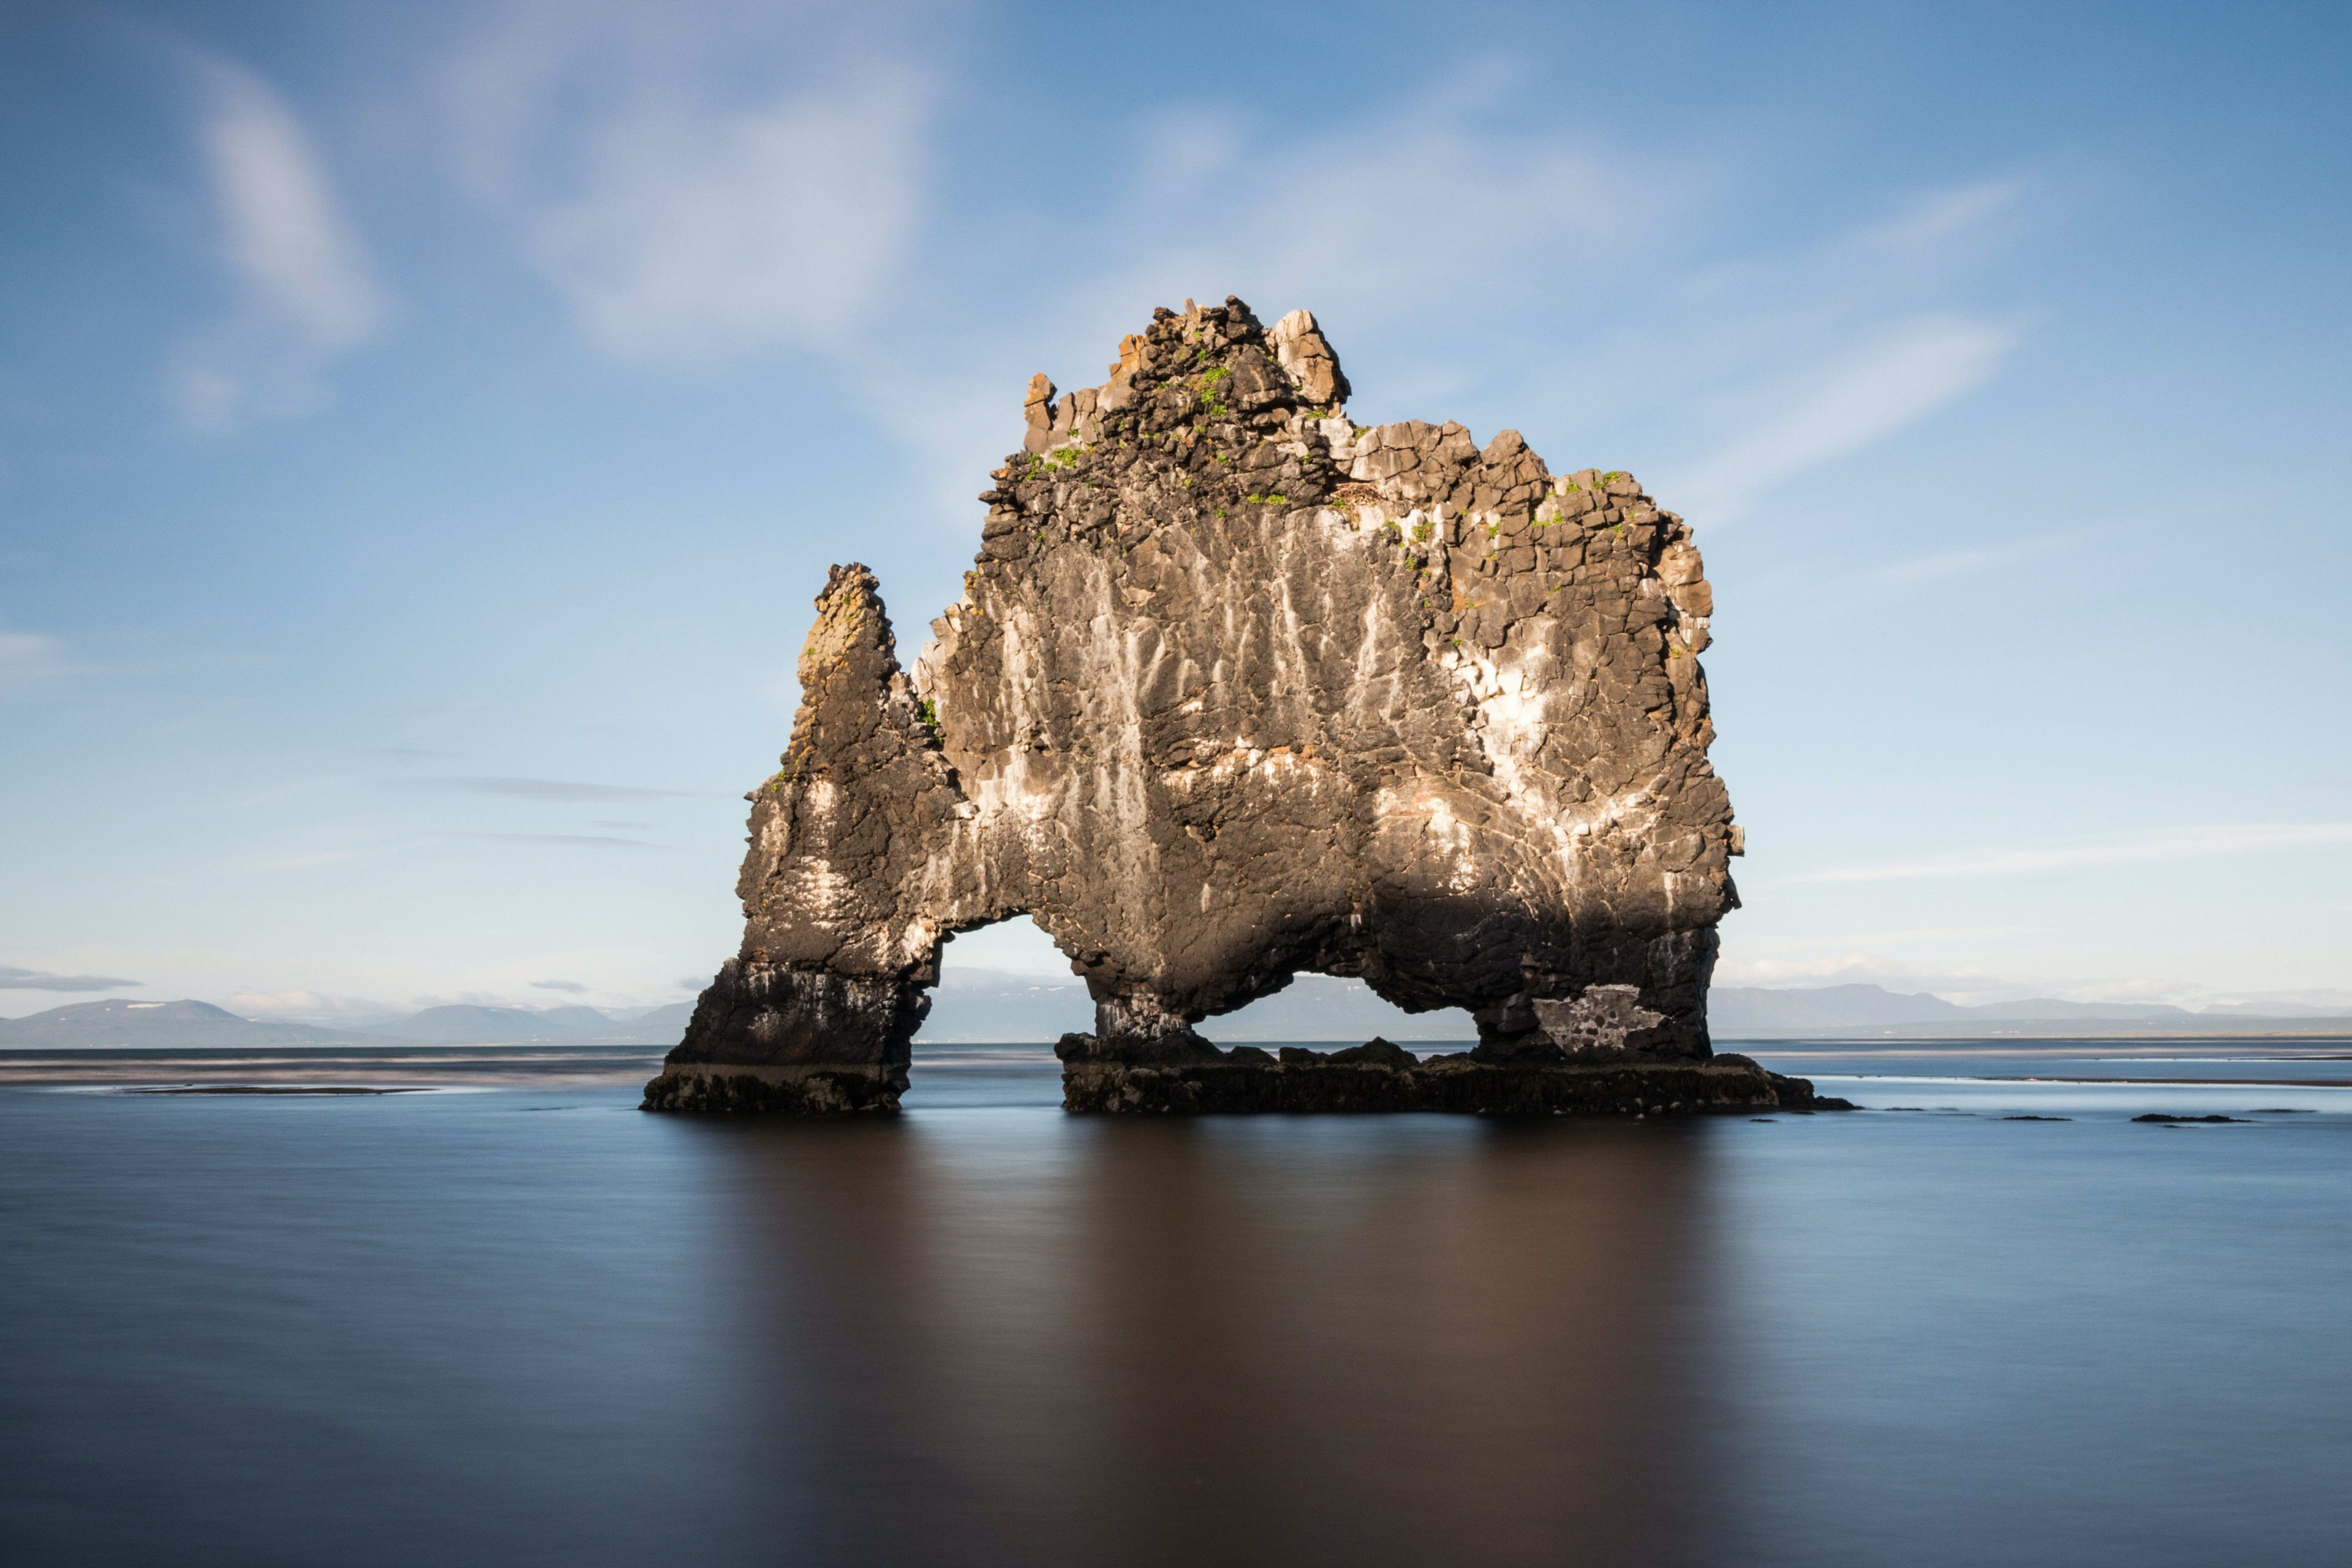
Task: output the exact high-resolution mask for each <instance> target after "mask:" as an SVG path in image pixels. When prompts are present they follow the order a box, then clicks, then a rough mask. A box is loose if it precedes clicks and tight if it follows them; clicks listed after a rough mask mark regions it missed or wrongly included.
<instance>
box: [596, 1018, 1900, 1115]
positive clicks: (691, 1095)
mask: <svg viewBox="0 0 2352 1568" xmlns="http://www.w3.org/2000/svg"><path fill="white" fill-rule="evenodd" d="M1092 1042H1093V1037H1091V1036H1087V1035H1072V1036H1066V1037H1064V1038H1063V1042H1062V1045H1061V1046H1060V1047H1058V1049H1059V1052H1060V1055H1061V1056H1062V1058H1063V1066H1062V1108H1063V1109H1064V1110H1070V1111H1077V1112H1092V1113H1102V1114H1113V1115H1152V1114H1162V1115H1166V1114H1181V1115H1232V1114H1246V1113H1273V1112H1281V1113H1288V1114H1293V1115H1297V1114H1305V1113H1310V1112H1331V1111H1345V1112H1372V1111H1398V1110H1444V1111H1454V1112H1468V1113H1476V1114H1481V1115H1496V1116H1571V1115H1572V1116H1665V1115H1698V1114H1701V1113H1708V1112H1713V1113H1723V1114H1728V1113H1733V1112H1754V1111H1759V1110H1853V1105H1852V1104H1851V1103H1849V1102H1848V1101H1846V1100H1838V1099H1834V1098H1832V1097H1829V1096H1824V1095H1817V1094H1815V1093H1814V1092H1813V1086H1812V1084H1811V1081H1809V1080H1808V1079H1801V1078H1784V1077H1782V1076H1781V1075H1780V1074H1779V1073H1775V1072H1767V1071H1766V1070H1765V1069H1764V1068H1761V1067H1759V1066H1758V1065H1757V1064H1756V1063H1754V1062H1753V1061H1750V1060H1749V1059H1748V1058H1746V1057H1740V1056H1718V1057H1713V1058H1707V1059H1706V1060H1703V1061H1691V1062H1632V1061H1616V1062H1591V1063H1557V1062H1555V1063H1534V1064H1529V1063H1496V1062H1484V1061H1479V1060H1477V1059H1476V1058H1474V1057H1472V1056H1471V1055H1469V1054H1468V1053H1466V1052H1465V1053H1462V1054H1459V1055H1454V1056H1442V1057H1433V1058H1430V1059H1429V1060H1427V1061H1421V1060H1418V1059H1417V1058H1414V1057H1413V1056H1412V1053H1411V1052H1409V1051H1406V1050H1403V1049H1402V1048H1400V1047H1396V1046H1392V1045H1391V1044H1390V1043H1389V1042H1388V1041H1386V1040H1373V1041H1371V1042H1370V1043H1369V1044H1366V1045H1361V1046H1356V1047H1351V1048H1349V1049H1347V1050H1341V1051H1333V1052H1330V1053H1328V1054H1326V1053H1324V1052H1320V1051H1310V1050H1303V1049H1300V1048H1298V1047H1284V1048H1283V1049H1282V1051H1281V1053H1280V1054H1279V1055H1272V1054H1269V1053H1267V1052H1265V1051H1262V1050H1259V1049H1258V1048H1257V1047H1254V1046H1236V1047H1234V1048H1233V1049H1232V1050H1230V1051H1223V1052H1217V1053H1215V1054H1213V1055H1210V1056H1203V1057H1200V1058H1194V1059H1190V1060H1184V1061H1171V1062H1150V1063H1145V1062H1129V1061H1107V1060H1103V1059H1100V1058H1097V1057H1095V1056H1094V1054H1093V1052H1092V1050H1091V1048H1090V1047H1091V1046H1092ZM906 1087H907V1078H906V1074H905V1073H904V1071H903V1070H902V1071H899V1072H897V1073H889V1072H884V1071H880V1070H877V1069H866V1068H854V1067H842V1068H826V1067H791V1068H783V1067H749V1066H736V1065H730V1064H719V1063H711V1064H698V1065H688V1066H681V1067H673V1068H669V1069H668V1070H667V1071H665V1072H664V1073H663V1074H662V1075H661V1076H660V1077H659V1078H656V1079H654V1080H653V1081H652V1082H650V1083H648V1084H646V1098H645V1103H644V1105H643V1107H642V1109H644V1110H684V1111H721V1112H725V1111H735V1112H744V1113H752V1114H761V1113H766V1114H775V1113H782V1114H785V1115H804V1116H836V1115H854V1114H856V1113H859V1112H871V1111H884V1112H887V1111H894V1110H898V1097H899V1095H900V1094H901V1093H903V1092H904V1091H905V1089H906Z"/></svg>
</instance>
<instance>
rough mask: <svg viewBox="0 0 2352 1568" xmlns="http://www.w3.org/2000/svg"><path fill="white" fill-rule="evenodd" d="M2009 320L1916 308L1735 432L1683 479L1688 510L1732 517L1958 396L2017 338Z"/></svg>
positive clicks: (1995, 368) (1992, 369)
mask: <svg viewBox="0 0 2352 1568" xmlns="http://www.w3.org/2000/svg"><path fill="white" fill-rule="evenodd" d="M2017 342H2018V335H2017V333H2016V332H2015V331H2013V330H2012V329H2011V328H2008V327H2004V326H2000V325H1996V324H1995V323H1992V322H1990V321H1977V320H1973V319H1970V318H1968V317H1964V316H1947V315H1933V316H1923V317H1920V318H1918V319H1916V320H1914V321H1909V322H1906V323H1905V324H1904V325H1902V326H1901V327H1898V328H1896V329H1895V330H1894V331H1889V332H1887V333H1885V335H1884V336H1882V337H1881V338H1879V339H1878V341H1876V342H1873V343H1871V344H1869V345H1868V346H1867V347H1865V348H1864V349H1862V350H1860V351H1859V352H1857V353H1853V355H1851V356H1849V357H1848V358H1847V359H1846V360H1844V361H1843V363H1839V364H1837V365H1834V366H1832V368H1831V369H1829V370H1828V371H1827V372H1826V373H1824V374H1822V376H1821V377H1820V378H1819V379H1817V380H1816V381H1815V382H1814V383H1813V384H1812V385H1811V387H1809V388H1797V389H1791V391H1790V397H1791V398H1792V400H1793V406H1790V408H1789V410H1788V412H1786V413H1785V414H1782V415H1780V416H1777V417H1775V418H1773V419H1771V420H1769V422H1767V423H1766V424H1764V425H1763V426H1760V427H1759V428H1758V429H1756V430H1754V431H1752V432H1750V433H1749V434H1748V435H1747V436H1745V437H1740V438H1739V439H1738V440H1736V441H1734V442H1733V443H1732V444H1731V445H1730V446H1728V447H1725V448H1724V449H1722V450H1721V451H1719V452H1717V454H1716V455H1715V456H1714V457H1713V458H1709V459H1707V461H1706V462H1705V463H1704V464H1702V465H1701V466H1700V467H1699V468H1698V469H1697V470H1696V471H1695V472H1694V473H1692V474H1691V475H1690V477H1689V478H1688V479H1686V480H1685V490H1686V492H1687V493H1688V495H1689V497H1690V500H1689V503H1688V504H1689V508H1690V510H1692V511H1693V512H1695V513H1696V512H1700V511H1704V512H1705V513H1706V516H1707V517H1708V518H1709V520H1710V521H1713V522H1717V523H1721V522H1726V521H1733V520H1735V519H1737V518H1738V516H1739V515H1740V514H1741V513H1742V512H1743V511H1745V510H1747V509H1748V506H1749V505H1751V504H1752V503H1753V502H1754V501H1755V500H1756V499H1757V497H1758V496H1759V495H1760V494H1762V493H1763V492H1764V491H1766V490H1768V489H1771V488H1772V487H1773V486H1775V485H1778V484H1782V483H1785V482H1786V481H1788V480H1790V479H1794V478H1795V477H1796V476H1798V475H1799V474H1801V473H1804V472H1805V471H1807V470H1808V469H1811V468H1819V467H1821V466H1822V464H1824V463H1829V462H1833V461H1835V460H1836V459H1838V458H1843V457H1848V456H1850V455H1852V454H1853V453H1855V452H1858V451H1860V450H1862V449H1863V448H1864V447H1868V446H1871V445H1873V444H1874V443H1875V442H1878V441H1881V440H1884V439H1885V438H1886V437H1889V436H1892V435H1894V434H1895V433H1896V432H1897V431H1900V430H1902V429H1904V428H1906V427H1907V426H1912V425H1916V424H1917V423H1918V422H1919V421H1920V420H1922V419H1925V418H1927V416H1929V415H1931V414H1934V413H1936V412H1937V411H1938V410H1940V409H1942V408H1945V407H1947V406H1948V405H1951V404H1954V403H1957V402H1958V401H1959V400H1960V399H1961V398H1963V397H1966V396H1967V395H1969V393H1971V392H1974V391H1975V390H1976V389H1977V388H1979V387H1980V386H1982V385H1983V384H1985V383H1986V382H1988V381H1990V380H1991V379H1992V378H1993V376H1994V375H1995V374H1998V373H1999V371H2000V366H2001V362H2002V361H2004V360H2005V359H2007V358H2008V357H2009V353H2010V351H2011V349H2013V348H2015V347H2016V346H2017Z"/></svg>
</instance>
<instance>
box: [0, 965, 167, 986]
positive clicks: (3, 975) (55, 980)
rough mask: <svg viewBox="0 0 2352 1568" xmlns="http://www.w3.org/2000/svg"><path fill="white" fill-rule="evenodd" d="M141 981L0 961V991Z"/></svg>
mask: <svg viewBox="0 0 2352 1568" xmlns="http://www.w3.org/2000/svg"><path fill="white" fill-rule="evenodd" d="M137 984H141V982H139V981H136V980H124V979H122V978H121V977H120V976H118V975H112V974H58V973H55V972H53V971H50V970H46V969H20V968H17V967H16V966H15V965H13V964H6V963H0V991H121V990H125V989H127V988H129V987H131V986H134V985H137Z"/></svg>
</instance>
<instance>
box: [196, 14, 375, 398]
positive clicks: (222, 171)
mask: <svg viewBox="0 0 2352 1568" xmlns="http://www.w3.org/2000/svg"><path fill="white" fill-rule="evenodd" d="M199 73H200V76H201V78H202V87H203V92H204V110H203V113H202V115H201V119H200V122H199V124H198V125H197V128H196V141H197V146H198V150H199V152H200V153H201V154H202V157H203V161H204V166H205V176H206V179H207V182H208V184H209V185H210V187H211V196H212V205H213V216H214V221H215V225H216V226H217V229H218V237H219V245H220V256H221V259H222V261H223V262H224V263H225V264H226V266H227V268H228V269H229V270H230V272H231V273H232V274H233V275H234V276H235V277H236V280H237V284H238V288H239V293H240V300H239V302H238V305H237V307H236V310H235V312H234V313H233V314H232V315H231V316H230V317H229V318H228V319H227V320H226V321H223V322H221V323H219V324H218V325H216V326H215V327H214V328H212V329H210V330H209V331H206V332H205V333H203V334H202V335H201V336H200V337H199V338H198V339H197V340H196V341H195V342H193V343H191V344H190V345H189V346H188V348H187V349H186V350H185V351H184V353H183V355H182V356H181V358H180V360H179V362H178V363H177V364H176V365H175V366H174V367H173V377H172V382H173V385H172V390H173V397H174V401H175V402H176V403H177V404H178V406H179V409H180V412H181V414H182V416H184V418H185V419H186V420H187V421H188V423H189V424H191V425H193V426H195V427H197V428H198V429H204V430H223V429H228V428H231V427H233V426H236V425H239V424H241V423H244V422H245V421H247V420H249V419H254V418H283V417H288V416H296V415H301V414H307V413H310V412H312V411H313V410H315V409H317V408H318V407H320V406H321V405H323V404H324V402H325V401H326V398H327V393H326V389H325V388H324V386H323V385H322V384H320V380H319V375H320V372H321V371H322V370H323V369H324V368H325V367H326V366H327V365H328V364H330V363H332V362H333V361H334V360H336V359H337V358H339V357H341V355H343V354H346V353H350V352H351V351H352V350H353V349H355V348H358V347H359V346H360V345H362V343H365V342H368V341H370V340H371V339H373V337H374V336H375V335H376V334H377V332H378V331H381V330H382V328H383V323H384V321H385V319H386V316H387V314H388V311H389V300H388V299H387V297H386V296H385V293H384V291H383V288H382V287H381V286H380V285H379V284H378V283H377V281H376V278H375V268H374V267H373V263H372V262H371V261H370V260H369V258H368V254H367V250H366V248H365V247H364V246H362V244H361V242H360V239H359V237H358V235H357V233H356V232H355V231H354V230H353V229H352V226H351V224H350V222H349V221H348V220H347V219H346V218H345V217H344V216H343V214H342V212H341V207H340V205H339V203H338V202H337V200H336V196H335V193H334V189H333V186H332V184H331V181H330V179H329V177H328V174H327V169H326V165H325V163H324V161H323V160H322V159H321V158H320V155H319V152H318V149H317V147H316V145H315V143H314V142H313V140H312V138H311V136H310V132H309V131H308V130H307V129H306V128H305V127H304V126H303V124H302V122H301V121H300V120H299V118H297V116H296V115H295V113H294V111H293V110H291V109H290V108H289V107H288V106H287V104H286V102H285V100H282V99H281V98H279V97H278V94H277V93H276V92H275V91H273V90H272V89H270V87H269V85H268V83H267V82H265V81H264V80H262V79H261V78H260V77H258V76H257V75H255V74H254V73H253V72H252V71H249V70H247V69H246V68H243V67H242V66H237V65H234V64H231V63H229V62H227V61H225V60H218V59H207V60H205V61H203V62H202V63H201V65H200V67H199Z"/></svg>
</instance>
